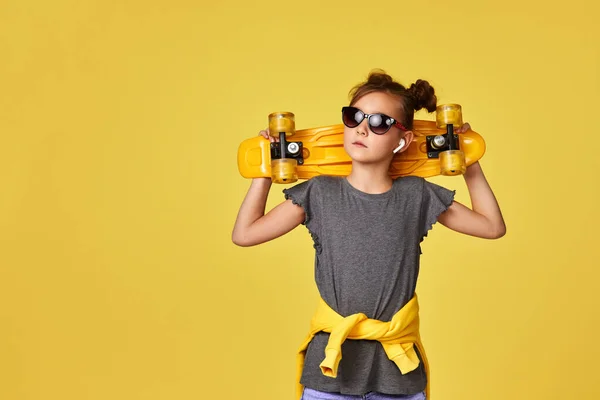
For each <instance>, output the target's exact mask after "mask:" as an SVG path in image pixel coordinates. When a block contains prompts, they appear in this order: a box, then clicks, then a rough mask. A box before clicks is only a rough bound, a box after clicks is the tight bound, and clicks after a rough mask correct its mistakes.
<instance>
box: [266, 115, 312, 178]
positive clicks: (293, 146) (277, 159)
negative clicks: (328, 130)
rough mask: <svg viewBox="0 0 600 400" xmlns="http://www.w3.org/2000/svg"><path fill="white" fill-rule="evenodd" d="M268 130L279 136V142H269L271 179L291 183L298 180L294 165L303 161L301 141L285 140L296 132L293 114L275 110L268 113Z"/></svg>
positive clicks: (274, 135) (272, 134)
mask: <svg viewBox="0 0 600 400" xmlns="http://www.w3.org/2000/svg"><path fill="white" fill-rule="evenodd" d="M269 132H270V134H271V136H273V137H277V136H276V135H278V136H279V143H271V179H272V181H273V182H274V183H293V182H296V181H297V180H298V173H297V171H296V167H297V166H298V165H302V164H303V163H304V158H303V156H302V142H292V141H288V140H287V136H291V135H293V134H294V133H295V132H296V122H295V117H294V114H293V113H291V112H275V113H272V114H269Z"/></svg>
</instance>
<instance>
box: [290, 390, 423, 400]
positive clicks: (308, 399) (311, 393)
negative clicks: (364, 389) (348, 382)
mask: <svg viewBox="0 0 600 400" xmlns="http://www.w3.org/2000/svg"><path fill="white" fill-rule="evenodd" d="M360 399H363V400H365V399H366V400H425V399H426V398H425V392H421V393H417V394H407V395H398V394H383V393H375V392H369V393H367V394H363V395H362V396H361V395H350V394H341V393H327V392H320V391H318V390H314V389H310V388H307V387H305V388H304V392H303V393H302V397H301V398H300V400H360Z"/></svg>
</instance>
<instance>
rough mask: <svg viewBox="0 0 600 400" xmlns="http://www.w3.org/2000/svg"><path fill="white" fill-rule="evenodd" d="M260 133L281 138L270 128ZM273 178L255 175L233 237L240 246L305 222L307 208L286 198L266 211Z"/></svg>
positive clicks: (273, 237) (234, 228)
mask: <svg viewBox="0 0 600 400" xmlns="http://www.w3.org/2000/svg"><path fill="white" fill-rule="evenodd" d="M260 135H262V136H263V137H264V138H267V139H269V140H270V141H271V142H273V141H277V139H275V138H273V137H272V136H269V131H268V130H262V131H260ZM271 184H272V182H271V179H270V178H257V179H253V180H252V183H251V184H250V188H249V189H248V193H247V194H246V197H245V198H244V201H243V202H242V205H241V207H240V211H239V212H238V216H237V219H236V221H235V225H234V227H233V232H232V234H231V240H232V241H233V243H235V244H236V245H238V246H243V247H247V246H255V245H257V244H261V243H264V242H268V241H269V240H273V239H275V238H278V237H280V236H282V235H285V234H286V233H288V232H289V231H291V230H292V229H294V228H295V227H297V226H298V225H300V224H301V223H302V222H304V220H305V218H306V216H305V213H304V209H303V208H302V207H300V206H297V205H295V204H293V203H292V201H291V200H286V201H284V202H283V203H281V204H279V205H278V206H276V207H275V208H273V209H272V210H271V211H269V212H268V213H267V214H266V215H265V207H266V204H267V197H268V196H269V190H270V189H271Z"/></svg>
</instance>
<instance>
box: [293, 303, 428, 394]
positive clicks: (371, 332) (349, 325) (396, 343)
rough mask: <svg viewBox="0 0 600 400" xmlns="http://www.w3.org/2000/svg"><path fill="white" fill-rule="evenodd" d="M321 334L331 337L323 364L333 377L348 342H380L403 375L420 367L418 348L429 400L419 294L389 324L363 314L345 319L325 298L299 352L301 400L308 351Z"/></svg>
mask: <svg viewBox="0 0 600 400" xmlns="http://www.w3.org/2000/svg"><path fill="white" fill-rule="evenodd" d="M321 331H322V332H327V333H329V334H330V335H329V341H328V343H327V346H326V347H325V359H324V360H323V362H322V363H321V364H320V367H321V372H322V373H323V375H325V376H329V377H332V378H335V377H337V370H338V365H339V363H340V360H341V359H342V350H341V347H342V343H344V341H345V340H346V339H353V340H377V341H378V342H380V343H381V345H382V346H383V349H384V350H385V353H386V354H387V356H388V358H389V359H390V360H392V361H393V362H394V363H395V364H396V365H397V366H398V368H399V369H400V372H401V373H402V374H406V373H408V372H410V371H413V370H415V369H416V368H417V367H418V366H419V357H418V356H417V353H416V351H415V349H414V346H415V345H416V346H417V348H418V349H419V353H420V354H421V357H422V358H423V366H424V368H425V373H426V376H427V389H426V395H427V399H428V400H429V388H430V385H429V381H430V379H429V364H428V362H427V357H426V356H425V351H424V349H423V344H422V343H421V336H420V334H419V302H418V300H417V295H416V294H415V295H414V297H413V298H412V299H411V300H410V301H409V302H408V303H406V305H405V306H404V307H402V308H401V309H400V310H399V311H398V312H397V313H396V314H394V316H393V317H392V319H391V320H390V321H389V322H383V321H379V320H376V319H370V318H367V316H366V315H365V314H363V313H357V314H352V315H349V316H347V317H342V316H341V315H339V314H338V313H337V312H335V311H334V310H333V309H332V308H331V307H329V305H328V304H327V303H325V301H324V300H323V299H320V301H319V304H318V306H317V310H316V312H315V314H314V316H313V318H312V320H311V323H310V333H309V334H308V336H307V338H306V339H305V340H304V342H303V343H302V345H301V346H300V350H299V351H298V360H297V362H298V365H297V387H296V394H297V399H300V398H301V397H302V391H303V386H302V384H301V383H300V377H301V374H302V368H303V366H304V358H305V356H306V349H307V348H308V345H309V344H310V342H311V340H312V339H313V337H314V336H315V335H316V334H317V333H318V332H321Z"/></svg>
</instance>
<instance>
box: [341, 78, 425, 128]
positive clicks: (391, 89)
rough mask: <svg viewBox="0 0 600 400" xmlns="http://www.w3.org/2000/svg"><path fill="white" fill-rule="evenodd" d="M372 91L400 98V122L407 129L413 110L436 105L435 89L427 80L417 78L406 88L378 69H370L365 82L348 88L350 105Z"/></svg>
mask: <svg viewBox="0 0 600 400" xmlns="http://www.w3.org/2000/svg"><path fill="white" fill-rule="evenodd" d="M373 92H384V93H388V94H390V95H392V96H395V97H397V98H398V100H400V102H399V103H400V111H401V113H402V117H401V118H402V120H401V121H400V123H402V125H404V126H405V127H406V128H407V129H412V128H413V120H414V117H415V111H419V110H420V109H422V108H425V109H426V110H427V111H429V112H433V111H435V108H436V105H437V97H436V96H435V90H434V89H433V87H432V86H431V85H430V84H429V82H427V81H424V80H422V79H418V80H417V81H416V82H415V83H413V84H411V85H410V87H409V88H408V89H407V88H405V87H404V86H403V85H402V84H400V83H398V82H396V81H394V79H392V77H391V76H389V75H388V74H386V73H385V71H382V70H379V69H377V70H373V71H371V73H370V74H369V76H368V78H367V80H366V81H365V82H362V83H359V84H358V85H356V86H354V87H353V88H352V89H351V90H350V93H349V96H350V99H351V100H350V105H354V104H355V103H356V102H357V101H358V100H359V99H360V98H361V97H363V96H365V95H367V94H369V93H373Z"/></svg>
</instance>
